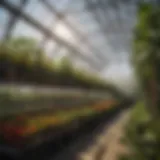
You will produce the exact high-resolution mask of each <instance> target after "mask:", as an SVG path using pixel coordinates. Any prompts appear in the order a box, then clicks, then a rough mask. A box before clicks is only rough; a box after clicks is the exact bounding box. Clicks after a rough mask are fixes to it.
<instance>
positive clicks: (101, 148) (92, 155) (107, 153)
mask: <svg viewBox="0 0 160 160" xmlns="http://www.w3.org/2000/svg"><path fill="white" fill-rule="evenodd" d="M129 117H130V110H127V111H125V112H123V113H122V114H121V115H120V116H119V118H118V119H117V120H116V121H115V122H114V123H113V124H112V125H111V126H110V127H109V128H106V129H104V130H103V132H102V134H101V135H99V136H97V138H96V140H95V142H94V145H93V146H91V147H89V148H88V150H87V151H85V152H83V153H80V154H79V155H78V158H77V159H79V160H118V155H119V154H121V153H126V152H127V148H126V147H125V146H124V145H122V144H121V143H120V139H121V138H122V137H123V136H124V128H123V127H124V126H125V124H126V123H127V121H128V119H129Z"/></svg>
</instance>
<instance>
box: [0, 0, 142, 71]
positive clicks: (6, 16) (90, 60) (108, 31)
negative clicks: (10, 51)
mask: <svg viewBox="0 0 160 160" xmlns="http://www.w3.org/2000/svg"><path fill="white" fill-rule="evenodd" d="M139 1H140V0H59V1H58V2H57V0H2V1H1V2H0V4H1V5H0V6H1V7H0V38H1V39H6V38H8V37H14V36H32V37H34V38H36V39H37V40H38V41H39V44H40V45H41V46H42V47H43V48H44V49H45V50H46V54H47V55H48V56H50V57H52V58H54V59H56V58H57V59H58V58H61V57H62V56H65V55H66V56H68V57H70V59H71V60H72V61H73V63H75V65H76V66H83V67H84V66H85V69H89V70H90V71H101V70H103V69H104V68H105V67H106V66H107V65H108V64H110V63H112V62H115V61H116V62H119V61H120V62H122V61H128V60H129V56H128V55H130V54H129V53H130V52H131V48H130V47H131V40H132V30H133V27H134V25H135V23H136V9H137V7H136V6H137V3H138V2H139ZM142 1H143V0H142Z"/></svg>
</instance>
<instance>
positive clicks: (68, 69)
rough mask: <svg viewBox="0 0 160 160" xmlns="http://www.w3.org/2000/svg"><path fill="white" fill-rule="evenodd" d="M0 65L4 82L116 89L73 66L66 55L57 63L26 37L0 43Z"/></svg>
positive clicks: (0, 77)
mask: <svg viewBox="0 0 160 160" xmlns="http://www.w3.org/2000/svg"><path fill="white" fill-rule="evenodd" d="M53 55H54V53H53ZM0 64H1V67H0V73H1V76H0V81H1V82H5V83H6V82H12V83H25V84H26V83H27V84H34V85H35V84H36V85H44V86H65V87H76V88H88V89H89V88H91V89H92V88H93V89H110V90H116V89H115V88H114V87H113V86H111V85H110V84H107V83H106V82H105V81H104V80H102V79H100V78H98V77H97V76H95V75H92V74H90V73H89V72H87V71H84V70H81V69H77V68H76V69H75V67H74V66H73V65H72V63H71V62H70V61H69V59H67V57H64V58H62V59H61V60H59V62H57V61H54V59H52V58H49V57H48V56H47V55H46V53H45V51H44V50H43V49H42V48H41V47H39V46H38V43H37V41H36V40H35V39H32V38H29V37H18V38H12V39H9V40H6V41H5V42H0Z"/></svg>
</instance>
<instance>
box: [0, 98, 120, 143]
mask: <svg viewBox="0 0 160 160" xmlns="http://www.w3.org/2000/svg"><path fill="white" fill-rule="evenodd" d="M117 104H118V102H116V101H113V100H108V101H103V102H100V103H96V104H95V105H93V106H89V107H82V108H77V109H76V108H74V109H71V110H70V111H68V110H67V111H57V112H53V113H52V112H50V113H47V114H43V113H41V114H39V115H27V114H23V115H21V114H18V115H16V116H13V117H8V118H7V117H6V118H4V119H1V121H0V123H1V125H0V133H1V139H3V141H6V142H10V143H11V142H14V143H16V142H18V141H20V140H23V139H25V138H27V137H28V136H31V135H33V134H35V133H38V132H41V131H43V130H45V129H47V128H49V127H56V126H62V125H65V124H68V123H70V122H72V121H76V120H78V118H80V117H90V116H93V115H97V114H99V113H102V112H104V111H106V110H109V109H110V108H113V107H114V106H115V105H117ZM2 137H3V138H2Z"/></svg>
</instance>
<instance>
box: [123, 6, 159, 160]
mask: <svg viewBox="0 0 160 160" xmlns="http://www.w3.org/2000/svg"><path fill="white" fill-rule="evenodd" d="M159 52H160V6H158V5H157V6H155V5H151V4H147V3H141V4H140V7H139V11H138V23H137V25H136V28H135V36H134V42H133V63H134V66H135V71H136V74H137V77H138V78H139V82H140V84H141V88H142V91H143V92H142V93H143V95H144V96H143V102H140V103H137V104H136V106H135V107H134V110H133V113H132V116H131V119H130V121H129V122H128V125H127V127H126V142H127V144H128V147H129V150H130V152H131V153H130V155H129V156H128V157H127V156H125V157H123V158H124V159H128V160H160V154H159V149H160V126H159V123H160V116H159V114H160V92H159V90H158V87H159V82H160V74H159V69H160V61H159ZM123 158H122V159H123Z"/></svg>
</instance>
